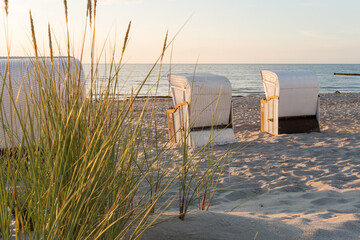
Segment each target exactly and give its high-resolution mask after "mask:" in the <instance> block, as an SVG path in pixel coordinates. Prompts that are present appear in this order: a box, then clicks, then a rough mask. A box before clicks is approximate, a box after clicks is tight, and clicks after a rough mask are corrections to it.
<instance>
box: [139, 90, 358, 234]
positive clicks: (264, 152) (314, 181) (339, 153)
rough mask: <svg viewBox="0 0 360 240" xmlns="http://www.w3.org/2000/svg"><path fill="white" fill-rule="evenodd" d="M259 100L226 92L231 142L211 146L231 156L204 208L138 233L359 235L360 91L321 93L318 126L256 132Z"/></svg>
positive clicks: (258, 121) (258, 127) (216, 150)
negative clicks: (209, 204) (299, 131)
mask: <svg viewBox="0 0 360 240" xmlns="http://www.w3.org/2000/svg"><path fill="white" fill-rule="evenodd" d="M259 102H260V97H258V96H256V97H255V96H254V97H236V98H233V103H234V122H235V133H236V138H237V141H238V143H235V144H231V145H228V146H217V147H215V155H217V154H221V152H223V151H225V150H226V149H228V148H229V147H230V149H231V150H232V151H233V156H232V158H231V161H230V162H229V164H228V165H227V166H226V171H225V173H224V176H223V179H222V183H221V186H220V188H226V191H219V192H218V194H217V195H216V196H215V198H214V200H213V206H212V207H211V208H210V211H211V212H194V213H191V214H189V215H188V216H187V218H186V219H185V221H184V222H181V221H180V220H178V219H173V220H171V221H167V222H165V223H162V224H160V225H158V226H156V227H154V228H152V229H150V230H149V231H148V232H147V233H146V234H145V235H144V237H143V239H188V240H190V239H254V237H255V234H256V233H258V235H257V239H360V94H357V93H346V94H322V95H321V105H320V108H321V124H320V125H321V126H320V127H321V132H320V133H309V134H291V135H280V136H272V135H269V134H266V133H261V132H260V109H259ZM159 111H160V112H159V114H160V117H163V115H162V114H163V113H162V111H164V112H165V107H163V108H161V107H159ZM161 115H162V116H161ZM240 144H243V145H242V146H246V147H245V148H243V147H240V148H239V145H240ZM173 194H175V192H174V193H173ZM170 211H176V209H170ZM169 214H171V212H169Z"/></svg>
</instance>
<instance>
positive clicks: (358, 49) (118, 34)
mask: <svg viewBox="0 0 360 240" xmlns="http://www.w3.org/2000/svg"><path fill="white" fill-rule="evenodd" d="M86 4H87V1H85V0H68V13H69V29H70V37H71V43H72V46H73V49H74V51H73V55H75V56H76V57H78V56H79V52H80V49H81V43H82V39H83V35H84V29H85V19H86ZM3 6H4V5H3V1H1V7H2V8H1V13H0V19H1V22H2V23H1V24H0V33H1V34H0V55H6V37H5V35H4V32H5V29H8V31H9V39H10V42H11V55H16V56H23V55H26V56H27V55H33V53H32V48H31V40H30V37H29V36H30V23H29V10H30V9H31V11H32V16H33V19H34V24H35V31H36V36H37V42H38V46H39V48H40V49H41V51H42V54H43V55H48V54H49V50H48V33H47V26H48V23H50V25H51V28H52V32H53V36H56V39H57V42H58V43H59V45H60V48H61V49H63V50H64V49H66V47H65V43H66V41H65V39H66V25H65V17H64V6H63V0H9V17H8V21H7V22H8V25H7V27H6V18H5V11H4V8H3ZM359 9H360V1H359V0H98V7H97V17H96V49H97V56H98V59H100V61H101V62H107V61H108V59H109V57H110V56H111V54H112V53H113V52H114V46H116V49H117V50H115V57H116V58H119V56H120V52H121V47H122V44H123V39H124V35H125V32H126V28H127V26H128V23H129V21H131V22H132V26H131V31H130V42H129V44H128V47H127V50H126V54H125V58H124V60H125V62H127V63H154V62H155V61H156V60H157V58H158V57H159V56H160V54H161V51H162V47H163V42H164V38H165V34H166V31H168V33H169V37H168V40H172V39H173V40H174V41H173V44H172V45H171V46H170V47H169V48H168V50H167V53H166V55H165V61H166V62H172V63H196V62H197V63H286V64H291V63H360V14H359V13H358V10H359ZM87 33H89V30H87ZM177 33H178V34H177ZM89 37H90V35H89V34H87V38H86V39H87V40H86V41H85V55H84V62H89V61H90V54H89V52H90V51H89V48H90V47H89V46H90V41H89V39H90V38H89ZM101 49H104V51H103V52H102V55H101V56H100V57H99V55H100V52H101ZM64 53H65V52H64ZM64 53H59V54H60V55H61V54H64Z"/></svg>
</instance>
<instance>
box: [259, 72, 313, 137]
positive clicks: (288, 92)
mask: <svg viewBox="0 0 360 240" xmlns="http://www.w3.org/2000/svg"><path fill="white" fill-rule="evenodd" d="M261 76H262V81H263V86H264V90H265V95H266V98H265V99H263V100H261V102H260V105H261V131H265V132H268V133H270V134H273V135H278V134H287V133H308V132H319V131H320V127H319V122H320V108H319V106H320V97H319V82H318V80H317V78H316V75H315V74H314V73H312V72H310V71H305V70H275V71H267V70H263V71H261Z"/></svg>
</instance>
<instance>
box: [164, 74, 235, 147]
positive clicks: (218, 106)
mask: <svg viewBox="0 0 360 240" xmlns="http://www.w3.org/2000/svg"><path fill="white" fill-rule="evenodd" d="M169 82H170V90H171V95H172V99H173V103H174V106H175V107H174V108H171V109H169V110H167V119H168V127H169V137H170V140H171V141H172V142H175V143H184V141H186V142H187V144H188V145H189V146H191V147H201V146H204V145H205V144H207V143H209V141H213V143H215V144H218V145H221V144H227V143H232V142H235V135H234V130H233V124H232V101H231V97H232V89H231V84H230V81H229V80H228V79H227V78H225V77H223V76H218V75H213V74H205V73H203V74H195V75H194V74H176V75H169Z"/></svg>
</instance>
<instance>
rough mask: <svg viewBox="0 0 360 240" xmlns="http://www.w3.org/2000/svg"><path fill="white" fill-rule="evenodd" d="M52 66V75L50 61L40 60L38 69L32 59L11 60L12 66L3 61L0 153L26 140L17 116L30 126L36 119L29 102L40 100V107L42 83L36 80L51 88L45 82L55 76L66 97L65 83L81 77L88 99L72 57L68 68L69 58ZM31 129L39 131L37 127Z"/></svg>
mask: <svg viewBox="0 0 360 240" xmlns="http://www.w3.org/2000/svg"><path fill="white" fill-rule="evenodd" d="M53 64H54V66H53V69H54V71H53V72H52V64H51V59H50V58H46V57H41V58H39V67H38V66H37V63H36V59H35V58H33V57H10V61H9V64H8V59H7V57H0V86H1V94H0V107H1V115H0V117H1V120H2V121H0V124H1V125H0V149H5V148H9V147H10V148H11V147H16V146H18V145H19V141H21V138H22V136H23V131H22V129H23V128H22V127H21V125H20V121H19V116H18V114H19V115H20V118H21V119H25V120H26V119H27V124H30V123H29V115H34V116H33V117H34V118H36V116H35V113H34V112H33V104H34V103H33V101H31V100H30V99H32V100H34V99H37V102H38V103H39V104H41V100H40V96H39V84H38V83H39V81H38V80H36V79H41V82H42V84H43V86H42V87H43V88H46V87H49V85H48V83H46V81H45V80H44V79H45V78H47V79H49V76H51V75H52V76H54V79H55V84H56V90H57V92H58V93H59V94H60V93H61V94H65V91H64V86H65V84H66V82H70V81H69V79H70V77H71V78H73V77H77V79H79V77H80V85H78V86H79V87H81V88H82V90H83V93H84V96H85V90H84V88H83V85H84V74H83V70H82V66H81V63H80V61H79V60H77V59H75V58H72V57H71V58H70V64H68V57H55V58H54V61H53ZM39 69H40V70H39ZM9 70H10V71H9ZM9 73H10V79H11V84H10V81H9ZM39 77H40V78H39ZM70 87H71V86H70ZM11 93H12V94H11ZM10 95H12V96H13V97H11V96H10ZM30 95H32V96H30ZM34 95H35V96H34ZM14 105H15V106H16V109H17V110H18V112H19V113H18V114H17V113H15V108H14ZM22 122H24V121H22ZM28 127H29V126H26V127H25V128H28ZM31 127H33V129H34V128H36V126H34V124H33V125H32V126H31ZM10 128H12V130H10ZM10 135H12V136H13V137H11V136H10ZM10 138H12V139H13V142H12V143H10Z"/></svg>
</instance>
